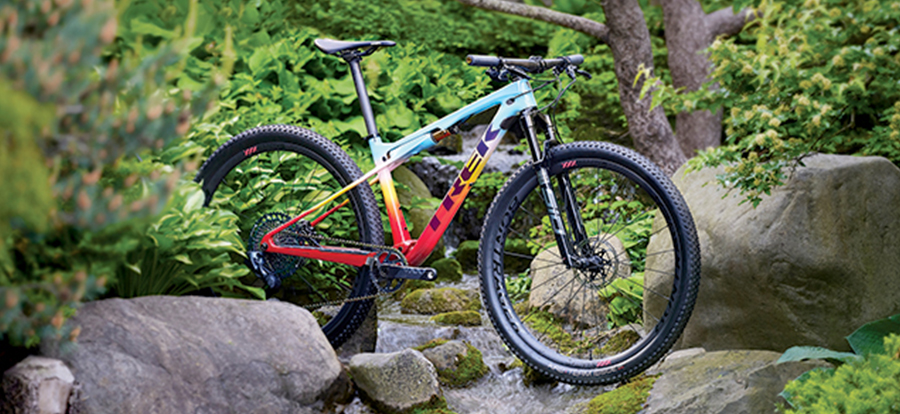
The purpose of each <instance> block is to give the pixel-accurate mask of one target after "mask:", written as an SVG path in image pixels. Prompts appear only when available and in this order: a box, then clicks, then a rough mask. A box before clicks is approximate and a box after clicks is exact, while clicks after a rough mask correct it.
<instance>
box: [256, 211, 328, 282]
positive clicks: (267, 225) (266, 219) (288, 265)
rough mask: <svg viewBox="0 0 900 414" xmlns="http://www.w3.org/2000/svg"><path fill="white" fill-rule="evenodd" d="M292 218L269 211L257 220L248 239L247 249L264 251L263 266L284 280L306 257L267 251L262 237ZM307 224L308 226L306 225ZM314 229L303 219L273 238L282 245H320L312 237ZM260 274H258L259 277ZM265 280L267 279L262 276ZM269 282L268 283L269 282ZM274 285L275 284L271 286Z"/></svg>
mask: <svg viewBox="0 0 900 414" xmlns="http://www.w3.org/2000/svg"><path fill="white" fill-rule="evenodd" d="M290 220H291V217H290V216H288V215H287V214H284V213H269V214H266V215H264V216H262V217H260V219H259V220H257V221H256V223H255V224H254V225H253V229H251V230H250V237H248V239H247V251H248V252H250V251H256V252H263V262H264V263H263V266H265V268H266V270H267V271H268V272H269V273H270V274H272V275H274V276H275V277H276V278H277V279H278V280H284V279H286V278H288V277H290V276H292V275H293V274H294V273H296V272H297V269H299V268H300V267H301V266H303V265H304V264H305V263H306V260H307V259H305V258H302V257H297V256H291V255H288V254H277V253H266V252H265V249H263V248H262V239H263V237H264V236H265V235H266V234H268V233H269V232H270V231H272V230H275V229H276V228H278V227H280V226H281V225H282V224H284V223H287V222H288V221H290ZM304 224H306V226H304ZM311 232H313V230H312V229H311V227H310V226H309V225H308V223H306V222H305V221H303V220H301V221H298V222H297V223H294V224H292V225H291V226H290V227H288V228H286V229H284V230H282V231H280V232H278V233H276V234H275V235H274V236H273V237H272V239H273V240H274V241H275V243H276V244H278V245H280V246H309V245H318V243H317V242H316V241H315V240H314V239H313V238H311V237H310V236H313V234H312V233H311ZM259 276H260V275H257V277H259ZM260 279H262V280H263V281H264V282H265V279H264V278H262V277H260ZM267 284H268V283H267ZM270 287H273V286H270Z"/></svg>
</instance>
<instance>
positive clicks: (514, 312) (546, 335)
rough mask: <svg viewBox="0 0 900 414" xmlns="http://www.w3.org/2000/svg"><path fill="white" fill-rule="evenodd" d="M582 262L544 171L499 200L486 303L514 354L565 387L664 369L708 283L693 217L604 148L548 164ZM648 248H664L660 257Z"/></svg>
mask: <svg viewBox="0 0 900 414" xmlns="http://www.w3.org/2000/svg"><path fill="white" fill-rule="evenodd" d="M546 157H547V158H546V159H547V161H546V163H545V165H546V166H547V168H548V173H549V176H550V182H551V184H552V186H553V193H554V194H555V195H556V198H557V204H558V206H559V211H560V213H559V214H560V215H561V217H560V218H561V219H562V220H561V221H562V223H563V226H564V227H565V233H566V234H565V236H564V237H568V238H569V241H570V243H571V244H572V250H573V255H574V256H575V257H574V258H573V259H575V261H577V262H578V263H579V264H578V265H572V266H570V265H569V264H571V263H572V262H571V261H569V262H568V263H569V264H567V262H566V261H565V260H563V259H562V256H563V255H562V253H561V251H560V248H559V247H558V246H557V238H556V237H554V234H553V229H552V227H551V224H550V218H549V215H548V211H547V207H546V205H547V203H545V200H544V199H543V198H542V195H541V188H540V186H539V184H538V176H537V174H536V169H535V167H534V166H533V165H532V164H528V165H525V166H524V167H522V168H520V169H519V170H518V171H517V172H516V173H515V174H514V175H513V176H512V177H511V178H510V179H509V181H508V182H507V183H506V185H505V186H504V188H503V189H502V190H501V191H500V193H499V194H498V195H497V197H496V198H495V199H494V201H493V203H492V205H491V207H490V209H489V211H488V215H487V219H486V220H485V224H484V227H483V228H482V235H481V246H480V249H479V259H478V263H479V270H480V273H481V288H482V299H483V300H484V304H485V308H486V309H487V310H488V313H489V315H490V317H491V320H492V322H493V324H494V327H495V328H496V329H497V331H498V333H499V334H500V336H501V337H502V338H503V340H504V342H506V344H507V345H508V346H509V347H510V349H511V350H512V351H513V352H514V353H515V354H516V355H517V356H518V357H519V358H520V359H521V360H522V361H524V362H525V363H527V364H528V365H530V366H531V367H533V368H535V369H536V370H537V371H539V372H541V373H542V374H544V375H546V376H548V377H550V378H553V379H555V380H559V381H563V382H566V383H572V384H609V383H614V382H619V381H622V380H625V379H627V378H630V377H633V376H635V375H637V374H639V373H641V372H643V371H644V370H645V369H647V368H648V367H649V366H650V365H652V364H653V363H654V362H656V361H658V360H659V359H660V358H661V357H662V356H663V355H664V354H665V353H666V352H667V351H668V350H669V349H670V348H671V347H672V345H673V344H674V342H675V340H676V339H677V338H678V337H679V336H680V335H681V332H682V331H683V330H684V326H685V324H686V323H687V320H688V317H689V316H690V314H691V311H692V309H693V307H694V301H695V300H696V297H697V289H698V286H699V282H700V249H699V243H698V241H697V234H696V230H695V229H694V223H693V219H692V218H691V214H690V211H688V208H687V206H686V204H685V202H684V200H683V199H682V197H681V195H680V194H679V193H678V191H677V190H676V189H675V186H674V185H673V184H672V182H671V181H670V180H669V178H668V177H667V176H666V175H665V174H664V173H663V172H662V171H661V170H660V169H659V168H658V167H656V166H655V165H653V164H652V163H651V162H650V161H648V160H647V159H646V158H644V157H642V156H641V155H639V154H637V153H635V152H634V151H631V150H628V149H626V148H622V147H619V146H615V145H612V144H608V143H601V142H577V143H572V144H566V145H559V146H556V147H554V148H552V149H550V150H549V151H548V152H547V154H546ZM648 245H653V246H661V247H659V248H655V249H654V250H653V251H652V252H651V253H650V254H649V255H648V254H647V247H648Z"/></svg>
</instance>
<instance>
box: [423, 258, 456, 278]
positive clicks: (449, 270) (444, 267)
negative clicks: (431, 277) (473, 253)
mask: <svg viewBox="0 0 900 414" xmlns="http://www.w3.org/2000/svg"><path fill="white" fill-rule="evenodd" d="M431 267H433V268H434V270H437V274H438V276H437V277H438V280H440V281H445V282H459V281H460V280H462V276H463V272H462V266H461V265H460V264H459V262H458V261H457V260H456V259H454V258H452V257H445V258H443V259H438V260H435V261H434V263H432V264H431Z"/></svg>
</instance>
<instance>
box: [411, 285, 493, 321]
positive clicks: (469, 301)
mask: <svg viewBox="0 0 900 414" xmlns="http://www.w3.org/2000/svg"><path fill="white" fill-rule="evenodd" d="M477 296H478V295H477V294H476V293H474V292H467V291H465V290H462V289H457V288H452V287H444V288H437V289H418V290H416V291H413V292H411V293H410V294H408V295H406V297H405V298H403V300H402V301H401V302H400V310H401V312H403V313H418V314H422V315H436V314H439V313H445V312H454V311H464V310H472V311H477V310H480V309H481V301H480V300H478V297H477Z"/></svg>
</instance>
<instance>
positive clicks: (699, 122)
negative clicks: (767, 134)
mask: <svg viewBox="0 0 900 414" xmlns="http://www.w3.org/2000/svg"><path fill="white" fill-rule="evenodd" d="M458 1H459V2H460V3H462V4H465V5H469V6H474V7H478V8H482V9H487V10H494V11H499V12H502V13H509V14H514V15H517V16H523V17H528V18H532V19H537V20H543V21H545V22H548V23H553V24H556V25H559V26H562V27H567V28H569V29H572V30H576V31H579V32H582V33H585V34H587V35H590V36H593V37H596V38H598V39H600V40H601V41H603V42H604V43H606V44H608V45H609V47H610V49H612V52H613V58H614V60H615V73H616V78H617V80H618V83H619V95H620V98H621V101H622V109H623V111H624V112H625V118H626V119H627V120H628V132H629V133H630V134H631V138H632V140H633V141H634V147H635V149H637V150H638V151H639V152H640V153H642V154H644V155H645V156H647V157H648V158H650V160H651V161H653V162H655V163H656V164H658V165H659V166H660V167H662V169H663V170H664V171H666V172H667V173H669V174H672V173H673V172H675V170H676V169H678V167H679V166H681V164H683V163H684V162H685V161H686V160H687V158H688V157H691V156H693V155H694V154H695V152H696V150H698V149H703V148H706V147H709V146H718V145H719V143H720V140H721V135H722V113H721V111H718V112H716V113H710V112H709V111H697V112H693V113H681V114H678V115H677V117H676V125H677V130H678V137H677V138H676V136H675V134H674V133H673V132H672V126H671V125H669V121H668V119H666V115H665V113H664V112H663V110H662V108H661V107H657V108H656V109H654V110H652V111H650V110H649V109H650V98H649V97H645V98H644V100H643V101H638V99H637V98H638V96H639V95H640V91H641V86H642V84H643V81H644V79H645V78H642V79H641V81H639V82H638V83H637V85H634V80H635V78H636V77H637V73H638V67H639V66H640V65H643V66H644V67H645V68H647V69H649V70H650V71H651V72H652V71H653V55H652V51H651V46H650V32H649V30H647V24H646V22H645V20H644V13H643V11H641V8H640V6H639V5H638V2H637V0H603V3H602V4H603V10H604V12H605V14H606V20H607V24H606V25H604V24H602V23H598V22H595V21H593V20H590V19H586V18H584V17H581V16H573V15H570V14H566V13H560V12H557V11H554V10H550V9H547V8H543V7H535V6H529V5H526V4H520V3H513V2H509V1H503V0H458ZM660 3H661V4H662V6H663V14H664V19H665V25H666V43H667V45H668V47H669V66H670V70H671V73H672V78H673V81H674V84H675V86H676V87H684V88H685V89H687V90H697V89H699V88H700V86H702V85H703V82H704V81H705V80H706V78H707V76H708V75H709V61H708V60H707V58H706V56H705V55H704V54H702V53H701V51H702V50H703V49H705V48H706V47H707V46H709V45H710V43H711V42H712V41H713V40H714V39H715V37H716V36H718V35H732V34H736V33H738V32H740V31H741V29H742V28H743V26H744V23H745V22H746V21H747V20H748V19H752V18H753V17H754V15H753V14H751V13H750V10H749V9H745V10H743V11H742V12H740V13H738V14H737V15H735V14H734V13H733V12H732V10H731V8H725V9H722V10H718V11H716V12H713V13H710V14H705V13H703V9H702V8H701V7H700V3H699V2H698V1H697V0H662V1H660Z"/></svg>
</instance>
